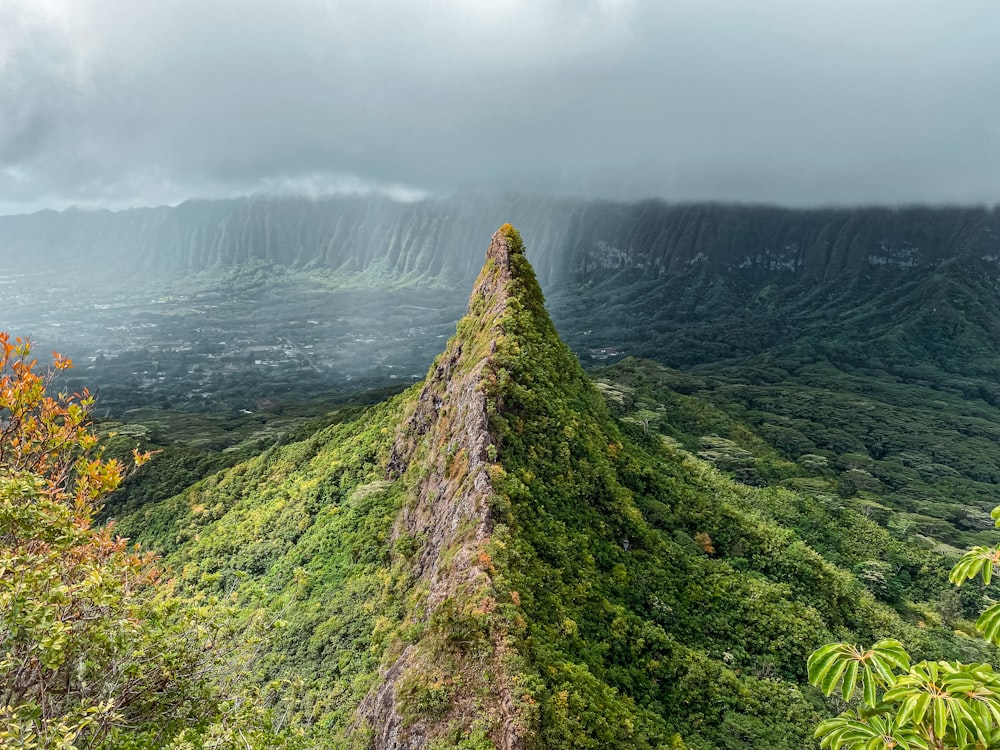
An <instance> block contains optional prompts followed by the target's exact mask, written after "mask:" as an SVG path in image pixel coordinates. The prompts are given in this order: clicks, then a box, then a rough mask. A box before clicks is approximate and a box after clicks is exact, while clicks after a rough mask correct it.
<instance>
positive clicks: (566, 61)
mask: <svg viewBox="0 0 1000 750" xmlns="http://www.w3.org/2000/svg"><path fill="white" fill-rule="evenodd" d="M998 40H1000V3H997V2H996V1H995V0H835V1H834V0H753V1H751V0H676V1H674V0H577V1H576V2H574V1H572V0H492V1H487V0H437V1H436V2H429V1H425V2H403V1H402V0H268V1H263V0H0V213H16V212H23V211H32V210H38V209H40V208H45V207H51V208H65V207H67V206H81V207H110V208H120V207H125V206H132V205H159V204H164V203H170V204H174V203H178V202H180V201H183V200H185V199H188V198H193V197H224V196H232V195H245V194H249V193H256V192H264V193H303V194H306V195H311V196H320V195H326V194H331V193H338V192H348V193H364V192H372V191H375V192H383V193H387V194H389V195H391V196H394V197H397V198H400V199H403V200H413V199H417V198H420V197H423V196H430V195H440V194H450V193H456V192H462V191H516V192H523V193H533V194H559V195H582V196H593V197H602V198H612V199H636V198H646V197H659V198H663V199H666V200H671V201H688V200H718V201H741V202H753V203H779V204H785V205H796V206H800V205H822V204H838V205H843V204H849V205H855V204H864V203H881V204H895V203H987V204H994V203H997V202H1000V96H998V95H997V86H998V83H997V82H998V81H1000V43H998Z"/></svg>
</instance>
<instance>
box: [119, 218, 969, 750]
mask: <svg viewBox="0 0 1000 750" xmlns="http://www.w3.org/2000/svg"><path fill="white" fill-rule="evenodd" d="M682 379H683V378H682V376H680V375H678V374H676V373H675V372H674V371H668V370H666V369H665V368H662V367H659V366H657V365H653V364H651V363H642V362H637V361H634V360H631V361H628V362H625V363H622V364H620V365H618V366H617V367H616V368H614V369H613V370H611V371H609V373H608V374H607V376H604V377H602V378H601V379H600V380H599V381H598V383H596V384H595V383H594V381H592V380H591V379H590V378H589V377H588V376H587V374H586V373H585V372H584V371H583V370H582V368H581V367H580V364H579V362H578V360H577V358H576V357H575V356H574V355H573V354H572V352H571V351H570V350H569V348H568V347H567V346H566V345H565V344H564V343H563V342H562V341H561V340H560V338H559V336H558V335H557V333H556V331H555V328H554V327H553V324H552V322H551V320H550V318H549V316H548V313H547V312H546V309H545V305H544V300H543V297H542V293H541V290H540V288H539V285H538V283H537V281H536V278H535V274H534V271H533V270H532V267H531V265H530V263H529V262H528V259H527V257H526V256H525V253H524V247H523V245H522V242H521V239H520V236H519V235H518V233H517V231H516V230H514V229H513V228H512V227H511V226H510V225H505V226H504V227H501V229H500V230H499V231H498V232H497V233H496V234H495V235H494V236H493V238H492V241H491V244H490V247H489V249H488V251H487V256H486V262H485V265H484V267H483V270H482V272H481V273H480V275H479V278H478V279H477V281H476V283H475V286H474V289H473V292H472V296H471V298H470V301H469V307H468V313H467V314H466V316H465V317H464V318H463V319H462V320H461V321H460V322H459V324H458V329H457V333H456V335H455V337H454V338H452V339H451V340H450V341H449V342H448V344H447V347H446V349H445V351H444V352H443V353H442V354H441V355H440V356H439V357H438V359H437V360H435V362H434V364H433V365H432V367H431V369H430V372H429V374H428V377H427V379H426V380H425V381H424V382H423V383H420V384H417V385H415V386H413V387H412V388H410V389H408V390H406V391H404V392H403V393H400V394H399V395H396V396H394V397H392V398H390V399H389V400H387V401H385V402H383V403H380V404H377V405H374V406H371V407H367V408H364V409H351V410H345V411H343V412H341V413H339V414H337V415H335V416H333V417H331V418H330V420H328V421H330V422H331V423H330V424H329V425H328V426H325V427H323V428H322V429H319V430H318V431H316V432H315V433H313V434H311V435H306V436H304V437H301V439H298V440H295V441H292V442H285V443H284V444H279V445H276V446H274V447H271V448H269V449H267V450H266V451H264V452H263V453H261V454H259V455H256V456H254V457H252V458H249V459H248V460H246V461H244V462H242V463H238V464H236V465H235V466H232V467H230V468H227V469H224V470H223V471H220V472H219V473H217V474H214V475H212V476H210V477H207V478H204V479H202V480H200V481H198V482H196V483H194V484H192V485H191V486H190V487H187V488H186V489H184V490H183V491H182V492H180V493H179V494H176V495H174V496H172V497H170V498H168V499H164V500H160V501H157V502H155V503H151V504H146V505H141V506H139V507H136V508H133V509H131V510H129V511H128V513H127V514H125V515H123V517H121V518H120V520H119V528H120V529H121V530H122V531H123V533H126V534H128V535H130V536H132V537H134V538H136V539H137V540H139V541H142V542H143V543H144V544H145V545H147V546H151V547H153V548H155V549H159V550H161V551H163V552H164V553H165V565H166V567H167V568H168V570H169V571H170V575H171V576H172V578H173V582H174V583H173V585H174V586H175V587H176V589H177V590H180V591H183V592H186V593H187V594H188V595H189V596H190V598H191V600H192V601H195V602H201V603H203V604H205V605H206V606H217V603H224V604H226V605H227V606H228V607H230V608H232V609H231V610H230V611H232V612H235V613H236V614H235V615H234V616H236V617H238V618H242V619H243V620H245V623H246V629H247V632H248V633H253V634H254V639H255V641H254V642H255V644H256V645H255V647H254V648H255V651H254V653H253V658H251V659H248V660H247V662H246V665H245V669H246V673H245V674H243V675H241V676H240V679H238V680H236V681H235V683H236V684H235V686H231V687H230V688H227V689H230V690H232V691H233V701H234V703H236V704H239V703H240V702H241V701H242V702H243V703H251V704H253V705H256V706H259V707H261V708H262V714H261V715H259V716H257V718H256V719H255V722H256V723H255V724H254V726H255V729H254V732H252V733H248V740H247V741H248V743H250V742H252V743H254V744H255V745H257V746H260V747H280V746H287V747H343V748H373V749H374V750H388V749H389V748H399V749H400V750H402V749H403V748H407V749H410V750H413V749H415V748H425V747H426V748H434V749H436V750H443V749H444V748H456V749H457V748H464V749H465V750H487V749H488V748H498V749H503V750H519V749H521V748H523V749H524V750H528V749H533V748H539V749H543V748H544V749H555V748H636V749H639V748H685V747H686V748H691V750H711V749H714V748H733V749H734V750H735V749H736V748H764V747H767V748H775V749H781V748H804V747H812V746H814V741H813V740H812V739H811V737H812V732H813V728H814V727H815V725H816V724H817V723H818V722H819V721H820V720H821V719H822V718H825V717H826V716H829V715H831V714H832V713H834V706H833V705H832V703H830V702H828V700H827V699H824V698H823V697H822V696H821V695H820V694H819V692H818V691H816V690H814V689H813V688H810V687H809V686H808V685H807V684H806V674H805V660H806V657H807V656H808V654H809V653H810V652H811V651H812V650H813V649H815V648H816V647H818V646H820V645H822V644H824V643H827V642H830V641H832V640H849V641H855V642H864V643H869V642H872V641H874V640H877V639H879V638H882V637H886V636H890V635H891V636H893V637H898V638H900V640H902V641H903V642H904V643H905V644H906V646H907V647H908V648H909V649H910V651H911V653H912V654H914V656H915V657H917V658H945V657H951V658H954V657H956V656H963V657H964V658H973V657H975V658H982V657H984V656H985V655H984V654H983V653H981V650H983V649H985V648H986V647H985V646H983V645H981V642H979V641H976V640H972V639H968V638H966V637H964V636H963V635H962V634H961V633H956V628H961V627H967V625H963V623H962V621H961V617H960V613H959V615H956V620H955V621H954V622H945V621H943V620H941V619H940V618H938V619H937V620H935V619H934V618H933V617H930V616H925V615H924V614H922V610H920V602H922V601H925V600H929V599H930V598H933V597H934V596H937V595H938V592H939V591H941V590H943V587H944V578H945V571H946V570H947V565H946V564H945V562H944V560H943V558H942V557H941V555H940V554H939V553H938V552H936V551H934V550H919V549H911V548H909V547H907V546H906V545H904V544H903V543H902V542H900V541H899V540H897V539H895V538H894V537H892V536H891V535H890V534H889V533H888V532H887V531H886V530H885V529H884V528H882V527H881V526H879V525H878V524H877V523H876V522H875V521H874V520H872V518H870V517H867V516H866V515H865V514H864V513H862V512H859V510H858V509H856V508H854V507H853V506H851V505H849V504H845V503H842V502H838V498H837V496H836V495H835V493H830V492H828V491H827V489H828V488H827V487H826V485H823V483H822V480H823V476H824V475H823V474H822V471H820V469H816V471H815V472H813V473H812V474H810V473H809V472H808V471H803V470H802V469H801V467H800V466H798V465H795V464H792V463H791V462H789V461H788V460H786V459H785V458H784V457H783V456H782V455H781V453H780V452H779V451H778V450H776V449H775V448H774V447H773V446H772V445H771V444H770V443H768V442H767V441H766V440H764V439H762V438H761V437H760V436H759V435H758V434H757V433H756V432H755V431H754V429H753V428H752V427H751V426H748V425H747V424H746V423H745V422H743V421H741V420H740V419H739V418H738V415H737V416H734V414H732V413H730V412H727V411H726V409H725V408H724V405H723V406H719V405H715V404H713V403H711V402H710V401H709V400H707V399H702V398H699V397H696V396H691V395H682V394H680V393H679V389H678V388H677V386H678V381H679V380H682ZM680 390H682V389H680ZM689 390H690V389H689ZM706 434H714V435H716V438H715V442H712V441H709V442H707V443H705V442H699V441H700V440H701V437H700V436H704V435H706ZM151 468H152V469H155V467H151ZM737 480H740V481H737ZM810 482H812V483H811V484H810ZM755 485H761V486H755ZM763 485H771V486H763ZM866 562H874V563H884V564H885V565H888V566H891V567H894V568H895V569H896V570H897V571H898V570H905V571H907V575H908V578H909V580H910V583H909V584H908V585H907V586H904V587H903V588H901V589H899V590H896V591H893V592H882V591H881V590H879V589H878V587H877V586H875V585H874V584H873V583H872V580H871V578H872V577H873V576H874V575H875V573H878V570H877V569H872V570H868V569H866V568H864V566H863V565H862V564H863V563H866ZM859 566H860V567H859ZM876 568H877V566H876ZM852 571H853V572H852ZM866 574H869V577H868V578H865V575H866ZM248 732H249V730H248Z"/></svg>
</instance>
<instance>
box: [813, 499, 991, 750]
mask: <svg viewBox="0 0 1000 750" xmlns="http://www.w3.org/2000/svg"><path fill="white" fill-rule="evenodd" d="M992 515H993V518H994V520H995V521H996V523H997V525H998V526H1000V507H998V508H996V509H994V511H993V514H992ZM998 563H1000V545H997V546H995V547H975V548H973V549H971V550H969V551H968V552H967V553H966V554H965V555H963V556H962V558H961V559H960V560H959V561H958V563H957V564H956V565H955V567H954V568H953V569H952V572H951V576H950V579H951V582H952V583H954V584H955V585H959V586H960V585H961V584H962V583H964V582H965V581H967V580H970V579H973V578H976V577H978V576H981V577H982V579H983V583H984V584H987V585H988V584H989V583H990V580H991V579H992V577H993V567H994V565H996V564H998ZM976 629H977V630H978V631H979V632H980V633H981V634H982V635H983V637H984V638H985V639H986V640H987V641H989V642H990V643H992V644H994V645H1000V604H994V605H993V606H991V607H989V608H988V609H987V610H986V611H984V612H983V613H982V615H980V617H979V619H978V620H977V621H976ZM910 662H911V660H910V656H909V654H907V652H906V650H905V649H904V648H903V645H902V644H901V643H900V642H899V641H895V640H883V641H879V642H878V643H876V644H875V645H874V646H872V647H871V648H868V649H863V648H860V647H858V646H853V645H850V644H846V643H833V644H828V645H826V646H823V647H822V648H820V649H818V650H816V651H815V652H814V653H813V654H812V655H811V656H810V657H809V661H808V671H809V681H810V682H811V683H812V684H813V685H816V686H817V687H819V688H820V689H821V690H822V691H823V692H824V693H825V694H826V695H828V696H829V695H831V694H832V693H833V692H834V690H837V688H838V687H839V688H840V694H841V697H842V698H843V699H844V700H845V701H851V700H852V698H853V697H855V695H856V694H857V695H858V696H859V698H860V699H859V700H855V703H856V705H855V706H854V707H853V708H851V709H849V710H847V711H845V712H843V713H842V714H840V715H839V716H836V717H834V718H832V719H828V720H826V721H824V722H822V723H821V724H820V725H819V726H818V727H817V729H816V737H817V738H820V745H821V746H822V747H824V748H831V750H841V748H844V749H847V750H853V749H855V748H858V749H861V748H863V749H864V750H883V749H884V750H892V749H893V748H902V750H910V749H911V748H913V749H916V748H920V750H979V749H981V748H995V747H1000V674H997V673H996V672H994V671H993V667H992V666H991V665H989V664H962V663H960V662H947V661H922V662H919V663H916V664H911V663H910Z"/></svg>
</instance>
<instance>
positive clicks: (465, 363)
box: [359, 225, 525, 750]
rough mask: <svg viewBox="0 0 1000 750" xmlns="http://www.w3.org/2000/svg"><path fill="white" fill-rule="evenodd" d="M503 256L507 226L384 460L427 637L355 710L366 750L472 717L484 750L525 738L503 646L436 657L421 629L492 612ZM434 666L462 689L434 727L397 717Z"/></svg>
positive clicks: (388, 748) (494, 643)
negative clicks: (493, 424) (396, 482)
mask: <svg viewBox="0 0 1000 750" xmlns="http://www.w3.org/2000/svg"><path fill="white" fill-rule="evenodd" d="M513 252H521V250H520V247H519V239H517V238H516V234H515V233H514V232H513V230H512V229H510V228H509V225H507V226H505V227H504V228H501V229H500V230H499V231H497V232H496V233H495V234H494V235H493V238H492V241H491V243H490V246H489V250H488V252H487V254H486V264H485V267H484V268H483V271H482V273H481V274H480V276H479V279H478V280H477V282H476V285H475V288H474V289H473V292H472V296H471V299H470V302H469V311H468V314H467V316H466V317H465V318H464V319H463V320H462V322H461V323H460V324H459V332H458V334H457V335H456V336H455V337H454V338H453V339H452V340H451V341H450V342H449V344H448V346H447V348H446V349H445V351H444V353H443V354H442V355H441V356H440V357H439V358H438V360H437V361H436V362H435V364H434V365H433V366H432V368H431V371H430V373H429V375H428V378H427V380H426V381H425V384H424V386H423V388H422V390H421V392H420V396H419V399H418V400H417V401H416V404H415V406H414V408H413V412H412V414H411V415H410V416H409V417H408V418H407V419H406V420H405V421H404V423H403V424H402V426H401V428H400V429H399V432H398V434H397V435H396V438H395V442H394V445H393V448H392V454H391V458H390V461H389V478H390V479H399V478H402V479H403V481H404V482H405V483H406V484H407V485H408V486H410V487H412V490H411V492H410V499H409V500H408V501H407V503H406V505H405V506H404V508H403V510H402V513H401V515H400V516H399V518H398V519H397V522H396V525H395V528H394V531H393V536H394V537H395V538H396V540H397V541H398V540H399V539H402V538H405V539H408V540H413V541H414V543H415V544H417V545H418V549H417V550H416V551H415V552H414V554H413V555H412V558H411V563H412V567H413V575H414V577H415V579H416V580H417V583H416V585H415V588H416V589H417V590H418V591H419V592H420V597H419V604H418V605H417V606H416V607H415V608H414V611H413V613H412V616H413V618H414V619H415V620H416V621H418V622H419V623H421V624H429V625H431V626H430V627H428V631H429V635H427V636H425V637H424V638H423V639H421V640H418V641H417V642H416V643H412V644H407V645H406V646H405V647H404V648H403V650H402V652H401V653H400V654H399V655H398V657H397V658H396V659H395V660H394V661H392V663H391V664H389V665H388V666H387V667H386V668H385V669H384V670H383V672H382V674H381V680H380V682H379V684H378V685H377V686H376V688H375V689H374V690H373V691H372V692H371V693H369V695H368V696H367V698H366V699H365V700H364V701H363V703H362V704H361V706H360V707H359V716H360V717H361V719H362V720H363V722H364V723H365V724H366V725H367V726H368V727H369V729H370V731H372V733H373V743H374V744H373V747H374V748H375V749H376V750H416V748H422V747H424V746H425V745H426V743H427V741H428V739H430V738H432V737H433V736H434V735H435V734H437V733H439V732H440V731H441V730H442V728H443V727H444V726H446V725H448V724H449V723H451V724H452V725H453V724H454V723H455V722H459V723H461V724H463V725H467V724H470V723H471V721H472V720H473V719H474V718H476V717H483V718H486V717H488V718H489V720H490V723H491V725H492V727H493V729H492V731H491V733H490V734H491V739H492V741H493V744H494V745H495V747H497V748H499V749H500V750H519V749H520V748H522V747H523V746H524V741H523V735H524V732H525V727H524V726H523V725H522V723H521V722H520V721H519V717H518V712H517V709H516V708H515V705H514V700H513V698H512V696H511V695H510V691H509V688H508V680H507V679H506V675H505V674H504V672H505V669H506V666H505V664H504V655H505V651H506V650H507V649H508V647H509V645H508V644H507V642H506V634H505V633H504V632H502V630H498V629H496V628H495V627H491V628H489V631H488V632H487V633H485V634H484V635H485V639H484V641H483V643H481V644H480V646H479V647H478V648H477V649H472V650H468V649H465V648H463V647H462V644H459V646H458V648H452V647H449V646H445V645H443V644H442V643H440V642H439V640H438V637H437V636H438V634H436V633H435V632H434V628H433V626H432V624H433V623H434V622H435V618H440V617H443V615H442V613H443V612H445V611H446V610H447V611H448V612H449V613H456V614H457V616H459V617H461V616H463V613H462V610H463V609H465V608H468V607H472V608H479V609H480V610H482V611H484V612H485V611H488V610H489V608H490V607H492V606H493V592H492V590H491V589H492V581H491V565H490V561H489V555H488V553H487V552H486V545H487V543H488V541H489V538H490V534H491V532H492V530H493V516H492V506H493V502H494V495H495V491H494V487H493V482H492V479H491V470H493V469H495V468H496V467H497V464H496V460H497V452H498V446H497V444H496V442H495V439H494V437H493V436H492V435H491V434H490V425H489V414H490V412H491V410H495V409H496V408H498V406H499V405H498V404H497V403H496V401H495V399H493V397H492V396H491V394H490V393H489V391H490V388H489V383H490V382H491V381H492V380H494V379H495V372H496V365H495V363H494V359H493V355H494V353H495V351H496V343H497V341H498V340H499V339H501V338H502V337H503V336H504V330H503V328H502V325H501V320H502V319H503V317H504V315H505V314H506V313H507V312H508V307H509V305H510V304H511V295H512V291H511V287H512V277H511V264H510V255H511V253H513ZM448 637H449V636H445V639H446V640H447V638H448ZM443 651H447V652H448V653H447V654H444V653H442V652H443ZM441 659H444V660H446V661H449V669H448V672H449V677H450V678H455V677H460V678H461V683H462V685H463V691H462V693H461V694H456V695H454V696H453V697H452V699H451V705H450V706H449V707H448V708H447V709H446V710H445V711H444V712H443V713H442V715H441V716H440V717H437V718H436V719H429V718H427V717H426V716H425V715H421V716H418V717H417V718H416V719H415V720H414V719H413V718H412V717H408V714H409V713H412V711H411V710H410V709H408V708H407V707H406V706H403V705H401V703H405V701H406V695H405V693H407V692H408V691H410V692H412V689H413V687H414V685H413V683H417V685H416V689H417V690H420V689H422V687H423V685H422V684H421V683H425V682H433V681H434V680H435V679H436V678H437V676H436V674H435V668H436V667H437V666H440V665H439V664H435V662H436V661H439V660H441ZM487 665H488V668H486V669H484V667H487ZM408 682H409V683H410V684H409V685H408Z"/></svg>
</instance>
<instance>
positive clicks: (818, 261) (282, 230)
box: [0, 196, 1000, 287]
mask: <svg viewBox="0 0 1000 750" xmlns="http://www.w3.org/2000/svg"><path fill="white" fill-rule="evenodd" d="M507 218H509V219H512V220H513V221H514V222H515V223H516V225H517V226H519V227H520V228H521V230H522V232H523V235H524V237H525V238H526V241H527V242H528V243H529V246H530V247H531V248H532V259H533V262H534V265H535V268H536V271H537V273H538V276H539V279H540V280H541V282H542V284H543V285H545V286H547V287H551V286H553V285H558V284H560V283H562V282H564V281H568V280H580V279H586V278H589V277H593V276H601V275H604V274H606V273H607V272H609V271H617V270H621V269H633V270H635V271H637V272H639V273H641V274H642V275H645V276H649V277H658V276H662V275H665V274H669V275H676V274H678V273H681V272H684V271H685V270H688V269H691V268H696V267H707V268H710V269H713V270H717V271H721V272H725V273H731V272H741V271H742V272H749V273H752V274H755V275H767V274H773V273H779V272H780V273H785V272H792V273H795V274H800V275H807V276H812V277H817V278H831V277H833V276H835V275H837V274H839V273H841V272H844V271H848V270H851V269H862V270H864V269H866V268H871V267H875V268H880V267H881V268H884V267H890V268H900V269H908V268H914V267H920V266H927V265H933V264H936V263H938V262H940V261H941V260H944V259H947V258H953V257H966V256H971V257H975V258H978V259H984V258H985V259H987V260H989V261H990V262H996V261H997V260H998V259H1000V214H998V212H997V211H996V210H992V211H988V210H985V209H976V208H968V209H961V208H948V209H928V208H906V209H896V210H892V209H879V208H869V209H864V208H862V209H829V210H789V209H780V208H770V207H754V206H726V205H712V204H692V205H667V204H664V203H660V202H656V201H649V202H645V203H633V204H619V203H609V202H593V201H582V200H557V199H537V198H526V197H518V196H463V197H456V198H446V199H436V200H426V201H420V202H416V203H397V202H394V201H391V200H388V199H385V198H380V197H377V196H368V197H338V198H331V199H325V200H320V201H310V200H306V199H291V198H289V199H281V198H248V199H240V200H225V201H191V202H188V203H184V204H181V205H180V206H177V207H176V208H170V207H160V208H148V209H132V210H127V211H120V212H109V211H66V212H62V213H57V212H53V211H43V212H40V213H37V214H32V215H27V216H0V261H2V262H3V264H4V266H5V267H6V268H8V269H14V270H17V269H18V268H19V266H22V267H24V266H26V267H30V268H33V269H36V270H37V268H38V266H39V265H49V266H52V267H53V268H57V269H69V270H73V271H77V272H84V271H88V270H89V271H91V272H94V273H97V272H99V271H102V270H104V271H106V269H108V268H109V267H113V268H114V269H115V270H116V273H117V274H119V275H122V276H128V275H133V274H149V273H157V274H169V275H175V276H183V275H185V274H189V273H194V272H198V271H201V270H204V269H211V268H226V267H229V266H232V265H236V264H239V263H241V262H243V261H246V260H247V259H250V258H262V259H266V260H269V261H272V262H274V263H278V264H282V265H288V266H297V267H303V268H324V269H329V270H333V271H337V272H339V273H343V274H355V273H372V274H374V276H375V277H376V278H378V279H380V280H391V281H393V282H397V283H400V282H401V283H421V284H427V283H430V284H440V285H448V286H454V285H461V286H463V287H464V286H465V285H466V284H468V283H469V282H470V281H471V280H472V278H473V277H474V276H475V274H476V273H477V271H478V269H479V260H480V259H479V257H478V255H477V254H476V253H471V252H470V251H469V248H471V247H475V246H476V238H477V237H482V236H484V235H485V234H486V233H487V232H489V231H492V228H493V227H495V226H496V225H497V224H498V223H499V222H500V221H502V220H504V219H507ZM104 275H105V276H106V273H105V274H104Z"/></svg>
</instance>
